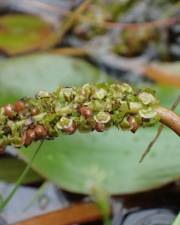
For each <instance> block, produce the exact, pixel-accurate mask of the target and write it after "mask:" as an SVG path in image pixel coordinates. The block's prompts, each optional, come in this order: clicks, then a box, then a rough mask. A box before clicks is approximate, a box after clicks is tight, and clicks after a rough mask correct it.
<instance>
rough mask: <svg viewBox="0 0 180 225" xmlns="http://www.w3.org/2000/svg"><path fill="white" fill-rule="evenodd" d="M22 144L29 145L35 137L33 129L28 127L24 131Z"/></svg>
mask: <svg viewBox="0 0 180 225" xmlns="http://www.w3.org/2000/svg"><path fill="white" fill-rule="evenodd" d="M23 139H24V144H25V145H26V146H28V145H30V144H31V143H32V141H34V140H35V139H36V133H35V131H34V129H29V130H27V131H26V132H25V135H24V136H23Z"/></svg>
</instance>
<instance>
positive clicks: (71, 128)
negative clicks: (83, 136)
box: [63, 121, 77, 134]
mask: <svg viewBox="0 0 180 225" xmlns="http://www.w3.org/2000/svg"><path fill="white" fill-rule="evenodd" d="M76 129H77V126H76V124H75V122H74V121H73V122H72V125H71V126H69V127H66V128H63V130H64V131H65V132H66V133H68V134H74V132H75V131H76Z"/></svg>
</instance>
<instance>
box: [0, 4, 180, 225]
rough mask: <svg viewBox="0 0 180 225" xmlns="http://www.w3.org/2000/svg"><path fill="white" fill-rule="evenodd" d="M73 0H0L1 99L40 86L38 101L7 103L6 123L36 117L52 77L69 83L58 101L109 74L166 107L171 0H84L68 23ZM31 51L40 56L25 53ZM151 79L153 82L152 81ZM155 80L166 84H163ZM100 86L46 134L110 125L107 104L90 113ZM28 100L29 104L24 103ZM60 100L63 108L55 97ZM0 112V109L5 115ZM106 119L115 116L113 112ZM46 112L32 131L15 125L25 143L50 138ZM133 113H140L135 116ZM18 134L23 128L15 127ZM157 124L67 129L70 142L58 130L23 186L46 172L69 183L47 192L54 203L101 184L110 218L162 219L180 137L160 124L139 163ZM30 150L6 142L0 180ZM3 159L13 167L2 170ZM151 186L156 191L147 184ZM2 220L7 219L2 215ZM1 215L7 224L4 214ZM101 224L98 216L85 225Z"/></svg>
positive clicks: (175, 25)
mask: <svg viewBox="0 0 180 225" xmlns="http://www.w3.org/2000/svg"><path fill="white" fill-rule="evenodd" d="M37 2H38V3H37ZM80 3H82V2H81V1H72V2H71V1H57V2H50V3H46V2H43V1H32V2H31V3H27V1H24V3H23V4H22V5H18V4H16V3H15V2H14V3H12V2H11V1H7V2H2V3H1V4H0V7H1V15H0V50H1V53H2V54H1V57H2V59H1V61H0V94H1V98H0V103H1V106H3V105H5V104H7V103H10V104H14V102H16V101H17V100H18V99H20V98H22V97H27V96H33V95H34V94H35V93H37V91H39V90H47V91H48V92H41V96H39V97H38V96H36V97H37V98H36V100H37V101H42V102H41V103H42V104H38V107H37V108H36V107H34V104H36V103H35V102H34V101H33V98H32V99H27V100H26V101H21V102H20V101H19V102H16V103H17V104H15V105H13V109H12V108H10V107H7V108H6V110H5V114H6V115H5V116H6V117H7V118H8V120H10V122H11V120H12V121H14V120H17V119H19V118H20V119H23V118H26V117H27V115H29V114H28V113H30V114H33V116H34V115H36V113H37V111H38V113H39V111H43V108H44V107H46V106H47V105H48V104H46V100H47V99H46V100H43V98H46V97H47V96H45V94H47V93H49V92H52V91H54V90H55V88H57V86H58V85H59V84H61V87H62V86H63V87H67V88H66V90H64V92H65V93H64V92H63V97H62V96H60V97H62V98H61V100H62V103H63V104H65V102H66V100H67V101H71V100H72V99H71V98H72V95H73V90H72V89H71V88H70V87H74V86H82V85H83V84H85V83H99V82H107V81H109V80H111V81H112V80H113V82H115V80H117V79H118V80H120V81H123V82H124V81H125V82H128V83H129V84H130V85H132V86H134V85H136V86H139V87H140V88H141V87H144V86H149V87H150V88H153V89H156V90H157V96H158V97H159V98H160V101H161V103H162V104H163V105H164V106H166V107H170V106H171V105H172V103H173V101H175V98H176V97H177V96H178V94H179V87H180V81H179V60H180V47H179V46H180V42H179V41H180V40H179V38H180V25H179V23H180V17H179V16H180V11H179V1H167V2H165V1H160V0H158V1H148V0H147V1H138V0H136V1H131V0H127V1H123V2H121V3H120V2H119V1H116V0H114V1H112V2H111V1H108V0H101V1H95V2H94V3H93V4H89V6H88V8H87V9H86V10H82V13H81V14H80V15H79V20H78V19H77V18H76V16H74V17H73V18H74V21H73V20H71V22H70V23H69V24H68V21H70V20H68V19H69V18H71V16H72V12H73V10H74V11H75V10H77V9H78V6H79V5H80ZM66 23H67V24H66ZM64 24H65V26H64ZM62 49H63V51H62ZM42 51H46V53H42ZM34 52H35V53H38V54H37V55H31V54H32V53H34ZM40 52H41V53H40ZM24 54H26V55H27V56H25V55H24ZM59 54H60V55H61V54H62V55H66V56H59ZM17 55H18V56H19V55H21V57H17ZM28 55H29V56H28ZM7 56H11V57H10V58H9V57H8V58H7ZM12 56H13V57H12ZM72 56H74V57H72ZM107 74H108V75H107ZM109 75H110V76H109ZM154 83H156V84H155V86H152V85H154ZM157 83H158V85H157ZM159 84H160V85H162V84H165V85H167V84H168V85H169V87H167V86H159ZM101 89H102V90H101V91H100V92H98V94H97V96H96V97H97V99H96V98H94V97H93V101H95V100H96V102H94V104H92V105H88V106H87V105H83V104H82V102H81V107H79V108H78V110H75V111H73V112H72V113H70V114H71V117H73V122H72V118H70V114H69V113H67V114H65V116H64V120H63V121H62V120H58V121H56V123H55V124H54V125H53V129H52V130H51V131H52V133H53V132H55V133H56V134H55V133H53V134H54V135H55V136H57V133H58V132H60V133H68V134H70V133H74V131H75V130H76V129H77V124H78V129H79V127H80V125H79V124H81V125H82V124H83V129H82V131H83V132H85V133H86V132H87V131H89V130H92V129H95V130H96V131H99V132H101V131H104V130H105V129H106V128H108V127H109V119H108V118H109V117H108V116H109V115H110V114H111V112H110V114H107V113H105V114H102V113H101V114H100V115H98V113H97V109H96V110H94V107H95V108H96V107H101V109H102V104H100V100H101V98H102V96H103V94H104V92H106V91H107V90H106V88H104V87H103V88H101ZM62 90H63V89H62ZM59 91H60V90H59ZM79 93H80V92H79ZM144 93H146V92H144ZM93 94H95V93H94V92H93ZM116 94H117V92H116ZM80 95H81V93H80ZM152 96H154V94H153V95H152ZM80 97H82V96H80ZM146 97H147V96H144V95H143V96H142V98H141V101H145V105H144V106H145V107H146V106H147V105H148V107H149V103H147V104H146V100H147V101H149V98H146ZM64 98H66V99H65V100H64ZM88 98H89V97H88ZM99 98H100V99H99ZM38 99H39V100H38ZM128 99H129V100H128V105H129V102H130V103H131V100H133V102H134V100H135V99H136V97H132V96H130V97H129V98H128ZM136 100H137V99H136ZM151 100H152V98H151ZM28 101H30V106H28V109H29V110H25V109H26V107H27V104H26V103H27V102H28ZM98 101H99V102H98ZM138 101H139V100H138ZM21 103H22V104H21ZM28 103H29V102H28ZM95 103H96V104H95ZM111 103H112V100H111ZM25 104H26V106H25ZM52 104H53V103H52ZM143 104H144V102H143ZM49 105H51V104H49ZM65 105H66V104H65ZM9 106H12V105H9ZM103 107H104V105H103ZM60 108H61V109H62V105H61V107H60ZM103 109H104V108H103ZM66 110H67V108H66ZM179 110H180V108H179V107H177V109H176V112H177V113H179ZM25 111H26V112H25ZM53 111H54V108H53ZM100 111H103V112H104V111H107V110H100ZM98 112H99V111H98ZM25 113H27V115H26V114H25ZM61 113H64V111H63V112H61ZM108 113H109V112H108ZM63 115H64V114H63ZM77 115H78V116H81V123H79V120H78V121H76V120H77V118H76V117H77ZM113 115H114V114H113ZM143 115H144V114H143ZM0 116H1V117H3V116H4V113H1V115H0ZM31 116H32V115H31ZM110 116H112V115H110ZM126 116H127V115H126ZM6 117H3V118H4V120H5V124H7V123H9V122H8V120H7V118H6ZM91 117H92V118H93V119H92V120H91ZM74 118H76V119H75V122H74ZM78 118H79V117H78ZM122 118H124V116H122ZM113 119H117V118H115V116H114V117H113ZM131 119H132V118H131ZM133 119H134V117H133ZM153 119H154V117H153ZM46 120H48V121H45V122H44V123H45V124H42V123H41V124H36V126H32V127H31V128H29V130H30V131H32V132H34V133H32V132H31V133H30V131H29V130H28V129H24V128H23V131H24V134H25V135H24V136H23V135H22V136H23V137H25V138H24V139H23V144H25V145H26V146H28V145H30V144H31V142H32V141H33V140H35V139H36V140H37V139H40V137H45V136H47V135H48V138H50V136H53V135H49V134H47V129H46V125H47V124H48V125H49V124H50V120H53V119H52V118H46ZM90 120H91V121H90ZM102 120H103V122H102ZM111 120H112V118H110V121H111ZM135 120H136V122H137V121H139V120H138V119H137V118H136V119H135ZM157 120H158V118H157ZM87 121H89V122H87ZM104 121H105V122H104ZM133 121H134V120H133ZM153 121H154V120H153ZM121 122H123V120H121ZM148 122H150V121H149V118H148ZM151 122H152V121H151ZM154 122H155V121H154ZM130 123H131V124H130ZM10 124H11V123H10ZM57 124H58V125H57ZM133 124H134V123H133ZM11 125H12V124H11ZM55 125H56V126H55ZM70 125H71V126H70ZM121 125H122V124H121ZM131 125H132V120H130V119H129V117H128V116H127V117H126V121H125V120H124V123H123V127H122V128H127V129H129V128H130V127H131V129H132V131H133V129H135V130H136V127H135V126H134V125H133V126H131ZM141 125H142V124H141ZM124 126H127V127H124ZM35 129H36V131H35ZM54 129H55V130H54ZM1 130H2V129H0V132H1ZM80 130H81V128H80ZM3 132H6V133H8V132H9V139H8V140H10V141H11V142H13V141H14V144H15V145H16V146H18V145H20V142H21V141H22V136H21V135H18V136H17V137H16V138H17V139H16V140H12V138H11V134H12V130H9V129H4V128H3ZM18 132H20V134H23V132H22V130H20V131H18ZM119 132H120V134H119ZM155 132H156V128H149V129H147V130H146V129H145V130H141V129H140V131H139V130H138V131H137V134H135V135H132V134H124V132H123V133H122V132H121V131H115V130H114V129H112V130H110V131H107V133H106V132H105V134H104V133H103V134H101V133H98V135H96V134H94V133H93V134H79V133H78V134H73V135H72V136H71V137H70V138H71V140H70V139H69V137H68V136H67V137H64V136H62V137H60V138H59V139H58V140H56V141H52V142H50V143H49V142H48V143H47V142H45V143H44V144H43V147H42V151H40V152H39V155H38V156H37V159H35V161H34V162H33V164H32V171H30V172H29V173H30V175H29V176H28V177H27V179H26V180H25V181H24V184H26V185H27V187H29V188H32V186H34V184H35V186H36V184H38V185H37V186H38V188H37V187H36V188H35V187H33V189H34V188H35V189H37V190H39V189H40V188H39V183H41V182H42V177H43V179H44V178H47V179H48V180H50V181H52V182H53V183H55V184H56V185H57V186H58V187H62V188H63V190H67V191H63V192H62V191H59V190H58V191H57V190H56V191H55V192H56V194H57V195H59V201H60V202H63V201H64V199H65V200H66V203H68V204H71V203H77V202H80V201H82V202H84V201H87V199H88V197H87V196H85V194H92V193H91V187H93V188H94V187H95V188H96V187H98V188H99V187H100V190H102V192H103V191H104V190H107V191H108V192H109V193H110V194H112V195H114V197H112V224H113V225H136V224H137V225H146V224H147V225H170V224H172V222H173V220H174V218H175V216H176V215H177V213H178V211H179V208H180V202H179V201H178V199H179V185H178V183H176V184H174V183H172V182H173V181H177V180H178V178H179V174H180V163H179V154H180V153H179V150H178V149H179V144H180V143H179V139H178V138H177V137H176V136H174V135H173V134H172V132H171V131H170V130H169V129H167V128H166V129H165V130H164V131H163V133H162V136H161V138H160V139H159V141H158V142H157V143H156V145H155V146H154V147H153V149H152V152H151V153H150V154H149V155H148V156H147V158H146V159H145V161H144V162H143V164H142V165H141V164H140V165H139V164H138V160H139V158H140V156H141V155H142V153H143V151H144V149H145V147H146V146H147V144H148V143H149V142H150V141H151V139H152V138H153V136H154V133H155ZM58 134H59V133H58ZM1 135H2V132H1ZM33 135H35V136H33ZM17 140H18V141H17ZM166 140H168V141H166ZM0 143H1V142H0ZM8 143H9V142H8ZM8 143H6V144H8ZM35 148H36V146H35V145H33V146H32V147H29V148H28V149H22V150H20V151H19V153H18V155H19V156H20V160H17V159H16V158H15V157H14V150H12V151H11V150H10V151H9V150H8V155H2V156H0V157H1V158H0V160H2V162H3V163H1V165H0V167H2V169H1V171H3V170H4V171H5V172H7V171H8V170H9V172H7V173H3V172H2V174H1V173H0V179H1V180H4V181H7V182H14V181H15V180H16V179H17V177H18V176H19V175H20V171H22V170H23V168H24V167H25V165H24V162H23V161H22V159H23V160H25V162H29V161H30V159H31V157H32V155H33V151H34V149H35ZM167 150H169V151H167ZM59 152H60V153H59ZM12 153H13V154H12ZM10 155H11V157H10ZM12 155H13V157H12ZM9 163H11V167H9V168H8V169H7V167H8V166H7V164H9ZM17 165H18V166H17ZM16 167H18V170H16ZM34 171H36V172H34ZM39 174H40V175H39ZM168 183H171V184H169V185H168ZM29 184H31V185H29ZM162 186H165V187H162ZM157 188H159V189H158V190H154V189H157ZM68 191H70V192H68ZM71 192H74V194H72V193H71ZM59 193H60V194H59ZM79 193H81V194H79ZM138 193H139V194H138ZM30 201H31V199H30ZM43 201H45V200H43ZM62 205H63V204H62ZM64 206H65V205H63V207H64ZM82 213H83V212H82ZM27 215H28V212H27ZM27 217H28V216H27ZM4 218H5V220H7V222H8V219H6V216H4ZM19 218H21V217H19ZM1 223H2V224H5V221H4V219H3V218H2V221H0V224H1ZM100 223H101V221H100V220H99V219H98V221H95V222H93V223H92V222H91V223H86V224H92V225H93V224H94V225H95V224H100Z"/></svg>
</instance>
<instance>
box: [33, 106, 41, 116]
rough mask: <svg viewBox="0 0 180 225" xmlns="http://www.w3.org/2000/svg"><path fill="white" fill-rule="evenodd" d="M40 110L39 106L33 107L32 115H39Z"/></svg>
mask: <svg viewBox="0 0 180 225" xmlns="http://www.w3.org/2000/svg"><path fill="white" fill-rule="evenodd" d="M38 112H39V111H38V109H37V108H32V109H31V115H32V116H35V115H37V114H38Z"/></svg>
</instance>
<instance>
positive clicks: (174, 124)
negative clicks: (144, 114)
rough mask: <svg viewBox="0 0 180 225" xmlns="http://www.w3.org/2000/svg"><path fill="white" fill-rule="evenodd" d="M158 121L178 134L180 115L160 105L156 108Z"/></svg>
mask: <svg viewBox="0 0 180 225" xmlns="http://www.w3.org/2000/svg"><path fill="white" fill-rule="evenodd" d="M156 112H157V113H158V114H159V116H160V121H161V123H163V124H164V125H166V126H167V127H169V128H170V129H171V130H173V131H174V132H175V133H176V134H177V135H178V136H180V116H178V115H177V114H176V113H174V112H173V111H171V110H169V109H166V108H164V107H162V106H159V107H157V108H156Z"/></svg>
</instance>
